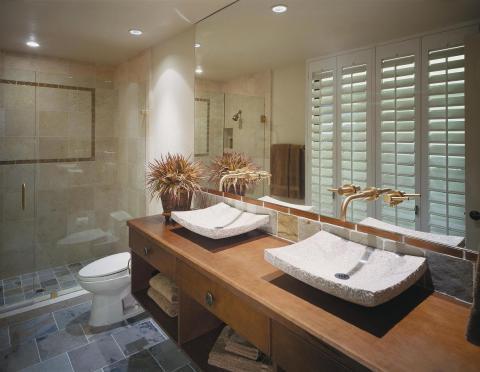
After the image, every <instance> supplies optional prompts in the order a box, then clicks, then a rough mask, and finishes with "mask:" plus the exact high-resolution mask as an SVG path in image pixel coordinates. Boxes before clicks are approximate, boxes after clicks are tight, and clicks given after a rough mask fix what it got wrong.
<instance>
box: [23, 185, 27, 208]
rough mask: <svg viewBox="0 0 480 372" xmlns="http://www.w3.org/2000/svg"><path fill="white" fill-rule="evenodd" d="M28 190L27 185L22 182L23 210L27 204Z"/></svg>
mask: <svg viewBox="0 0 480 372" xmlns="http://www.w3.org/2000/svg"><path fill="white" fill-rule="evenodd" d="M26 191H27V185H26V184H24V183H22V210H25V207H26V204H27V196H26Z"/></svg>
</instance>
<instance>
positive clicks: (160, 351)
mask: <svg viewBox="0 0 480 372" xmlns="http://www.w3.org/2000/svg"><path fill="white" fill-rule="evenodd" d="M149 351H150V352H151V353H152V355H153V357H154V358H155V359H156V360H157V362H158V363H159V364H160V365H161V366H162V368H163V369H164V370H165V372H171V371H175V370H177V369H178V368H180V367H183V366H186V365H187V364H189V363H190V359H189V358H188V357H187V356H186V355H185V354H184V353H183V352H182V351H181V350H180V349H179V348H178V347H177V345H175V343H174V342H173V341H171V340H167V341H164V342H161V343H159V344H157V345H155V346H153V347H151V348H150V349H149Z"/></svg>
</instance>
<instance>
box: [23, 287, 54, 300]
mask: <svg viewBox="0 0 480 372" xmlns="http://www.w3.org/2000/svg"><path fill="white" fill-rule="evenodd" d="M47 295H48V292H45V291H37V290H36V289H35V290H32V291H28V292H25V299H26V300H28V299H30V298H36V297H41V296H47Z"/></svg>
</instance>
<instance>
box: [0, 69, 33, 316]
mask: <svg viewBox="0 0 480 372" xmlns="http://www.w3.org/2000/svg"><path fill="white" fill-rule="evenodd" d="M6 74H7V72H6V71H2V74H1V75H0V279H1V281H0V312H1V311H2V309H5V308H7V307H12V306H13V307H15V306H16V305H17V304H20V303H22V302H23V301H25V298H27V299H28V298H30V297H31V296H33V293H34V284H35V283H34V278H33V276H29V275H28V274H29V273H31V272H33V271H35V269H36V255H35V253H36V250H35V203H36V201H35V175H36V167H37V164H35V162H32V161H31V160H32V159H35V158H36V138H35V133H36V120H35V87H34V86H29V85H24V84H17V81H16V80H13V79H12V75H17V76H18V75H23V76H24V78H26V79H29V78H31V77H32V76H30V75H33V77H34V74H32V73H31V72H29V71H19V70H17V71H11V70H10V71H8V75H9V76H8V75H7V76H6ZM7 78H8V79H7ZM22 275H23V276H22Z"/></svg>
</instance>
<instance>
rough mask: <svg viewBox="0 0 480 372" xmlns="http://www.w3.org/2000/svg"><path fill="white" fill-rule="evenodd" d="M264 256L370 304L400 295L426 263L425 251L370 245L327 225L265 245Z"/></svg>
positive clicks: (303, 278) (328, 288) (317, 284)
mask: <svg viewBox="0 0 480 372" xmlns="http://www.w3.org/2000/svg"><path fill="white" fill-rule="evenodd" d="M265 260H267V261H268V262H270V263H271V264H272V265H273V266H275V267H277V268H279V269H280V270H282V271H283V272H285V273H287V274H289V275H291V276H293V277H295V278H297V279H298V280H301V281H302V282H304V283H307V284H309V285H311V286H313V287H315V288H317V289H320V290H322V291H324V292H327V293H329V294H331V295H333V296H336V297H339V298H342V299H344V300H346V301H349V302H353V303H356V304H359V305H363V306H369V307H373V306H377V305H380V304H382V303H384V302H387V301H389V300H391V299H392V298H394V297H396V296H398V295H399V294H400V293H402V292H403V291H405V290H406V289H407V288H409V287H410V286H411V285H413V284H414V283H415V282H416V281H417V280H418V279H420V277H421V276H422V275H423V274H424V273H425V271H426V269H427V265H426V261H425V258H424V257H416V256H408V255H399V254H396V253H392V252H389V251H384V250H382V249H375V248H371V247H368V246H365V245H362V244H358V243H355V242H352V241H350V240H345V239H342V238H340V237H338V236H336V235H333V234H330V233H328V232H326V231H320V232H319V233H317V234H315V235H313V236H311V237H310V238H308V239H305V240H302V241H301V242H298V243H296V244H292V245H289V246H286V247H281V248H272V249H266V250H265Z"/></svg>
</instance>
